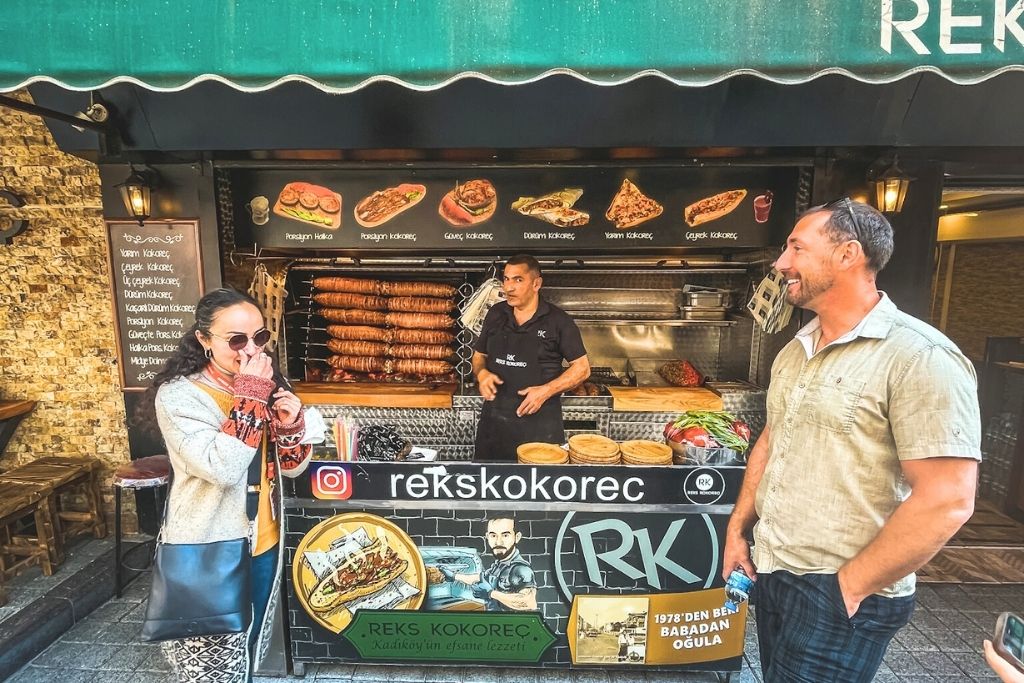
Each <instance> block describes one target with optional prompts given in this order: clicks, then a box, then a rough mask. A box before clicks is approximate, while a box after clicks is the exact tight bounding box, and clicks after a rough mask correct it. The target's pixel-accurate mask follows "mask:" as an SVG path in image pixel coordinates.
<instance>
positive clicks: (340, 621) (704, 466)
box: [220, 163, 807, 672]
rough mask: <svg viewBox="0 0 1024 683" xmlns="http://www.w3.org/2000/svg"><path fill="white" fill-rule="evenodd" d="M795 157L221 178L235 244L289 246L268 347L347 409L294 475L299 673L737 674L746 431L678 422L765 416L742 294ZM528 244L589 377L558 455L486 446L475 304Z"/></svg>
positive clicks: (572, 400)
mask: <svg viewBox="0 0 1024 683" xmlns="http://www.w3.org/2000/svg"><path fill="white" fill-rule="evenodd" d="M801 173H806V171H802V170H801V168H800V167H798V166H780V167H764V166H749V167H745V166H742V165H737V164H733V165H720V166H717V167H701V168H697V167H686V166H683V165H679V164H657V163H648V164H629V165H627V164H590V165H586V166H581V165H573V164H565V165H557V166H555V165H546V166H543V167H537V166H534V165H515V164H496V165H491V166H487V167H483V166H479V165H477V166H474V167H472V168H466V167H458V166H454V165H453V166H449V167H439V166H436V165H435V166H426V165H425V166H423V167H419V166H410V165H403V166H401V167H394V166H388V165H380V166H378V167H367V166H364V167H361V168H359V169H357V170H354V169H349V168H343V167H339V168H306V169H302V168H294V167H293V168H288V169H285V170H281V169H277V168H274V167H273V166H269V167H260V166H258V165H246V166H244V167H232V168H229V169H226V170H225V172H224V173H223V174H221V176H220V178H221V182H223V183H225V184H226V185H227V186H228V188H229V189H230V196H231V198H232V200H231V209H232V210H231V218H232V225H233V232H234V235H235V238H236V240H237V241H238V242H239V243H240V244H246V243H248V241H249V240H252V242H253V243H255V245H256V249H257V252H256V253H257V254H259V253H260V251H259V250H260V249H262V250H263V251H264V252H265V253H274V254H287V255H288V257H289V258H288V261H287V266H286V267H282V268H281V269H280V271H281V275H280V277H281V278H282V279H283V282H284V288H285V289H286V290H287V292H288V295H287V297H285V299H284V304H283V306H282V310H281V320H280V322H279V323H278V324H276V325H274V326H272V329H277V330H278V334H279V336H278V345H277V348H276V353H277V355H278V359H279V362H280V364H281V366H282V367H283V368H287V375H288V376H289V377H290V378H291V379H292V380H293V381H294V382H295V384H294V387H295V391H296V393H298V395H299V396H300V397H301V398H302V399H303V401H304V402H305V403H306V404H307V405H315V406H316V407H317V408H318V409H319V410H320V412H321V413H322V414H323V415H324V417H325V418H326V419H327V421H328V423H329V424H330V425H331V426H332V429H331V435H330V438H329V439H328V441H327V443H325V444H324V445H323V446H321V447H318V449H317V453H316V456H315V457H316V460H315V461H314V462H313V463H312V464H311V465H310V467H309V470H308V471H307V472H306V473H304V474H303V475H301V476H300V477H298V478H297V479H295V480H289V481H288V482H286V485H285V491H284V494H285V519H284V532H285V535H286V548H287V560H288V562H287V570H286V576H285V580H286V582H287V585H288V594H287V599H288V612H287V614H288V617H287V622H288V623H287V626H288V632H289V636H290V642H291V653H290V654H291V658H292V662H293V665H294V666H295V667H296V669H297V670H301V669H302V668H303V667H304V666H305V665H306V664H311V663H324V662H341V661H377V662H393V663H394V662H407V661H415V662H418V663H435V664H444V663H449V664H450V663H453V662H462V663H475V664H488V663H491V664H499V663H500V664H504V665H522V666H549V667H559V666H561V667H567V666H574V667H586V666H600V667H604V668H607V667H609V666H626V667H630V666H633V667H635V666H642V667H653V668H665V669H702V670H716V671H722V672H730V671H738V670H739V667H740V663H741V659H742V651H743V633H744V629H745V615H746V605H745V604H742V603H740V604H733V605H732V608H731V609H730V608H727V607H726V595H725V590H724V587H723V584H724V582H723V580H722V571H723V567H722V566H721V552H722V544H723V537H724V530H725V525H726V523H727V520H728V515H729V513H730V511H731V509H732V504H733V503H734V502H735V499H736V496H737V493H738V490H739V486H740V483H741V481H742V476H743V462H744V459H743V451H744V448H743V447H740V448H735V449H729V448H726V447H725V445H724V444H720V443H718V442H701V444H702V446H697V445H695V444H693V443H687V442H684V441H681V440H674V439H673V438H667V435H669V434H670V433H672V435H675V434H676V433H677V432H678V433H680V434H681V433H682V432H683V431H684V430H682V429H676V430H673V429H671V425H672V424H673V423H674V422H679V425H680V426H689V423H686V424H684V423H683V422H680V421H679V420H680V417H681V416H682V415H687V414H694V415H705V414H712V415H723V416H728V417H729V419H730V420H732V419H735V420H737V421H738V422H739V423H742V424H743V425H744V428H746V425H749V428H748V431H747V432H746V433H745V437H746V439H748V440H750V439H752V438H754V437H756V435H757V433H759V432H760V430H761V429H762V428H763V425H764V411H765V406H764V401H765V394H764V390H763V388H762V387H761V386H759V385H758V384H757V379H758V372H759V366H762V365H764V364H765V362H766V361H770V358H761V357H759V354H761V353H766V354H767V353H769V349H770V348H771V345H770V344H769V343H768V342H767V338H766V335H764V333H763V332H762V330H761V329H760V327H759V326H758V324H757V323H756V322H755V321H754V319H753V317H752V316H751V315H750V314H749V313H748V312H747V311H746V308H745V306H746V303H747V301H748V300H749V298H750V296H751V292H752V290H753V286H754V285H755V284H756V283H757V282H759V281H760V280H761V278H762V277H763V276H764V275H765V274H766V273H767V272H768V271H769V269H770V262H771V257H770V254H769V253H768V246H769V245H770V244H772V243H773V240H775V241H777V240H778V235H780V234H782V232H783V231H784V230H785V229H786V228H787V227H788V226H789V225H791V224H792V222H793V219H794V217H795V215H796V211H797V207H798V206H799V205H801V204H806V201H807V198H806V197H801V196H800V195H799V192H798V185H799V182H798V181H799V178H800V176H801ZM223 194H225V195H226V194H227V191H225V192H224V193H223ZM456 199H458V200H459V201H463V202H464V203H463V204H458V203H456ZM271 250H273V251H271ZM519 252H530V253H532V254H533V255H535V256H537V257H538V258H539V260H540V262H541V267H542V271H543V287H542V289H541V296H542V297H544V299H545V300H547V301H549V302H550V303H553V304H555V305H557V306H559V307H560V308H562V309H563V310H565V311H566V312H567V313H568V314H569V315H570V316H571V317H572V318H573V320H574V322H576V324H577V325H578V327H579V329H580V331H581V336H582V339H583V343H584V346H585V347H586V350H587V354H588V357H589V359H590V363H591V365H592V371H591V375H590V377H589V378H588V379H587V380H586V382H583V383H581V384H580V385H579V386H577V387H573V388H572V389H570V391H568V392H567V393H566V394H565V395H564V396H562V397H561V399H560V401H561V409H562V414H563V419H564V423H565V426H566V436H567V439H568V441H567V443H566V444H564V445H563V444H561V443H559V444H529V445H528V446H525V447H522V448H520V449H519V462H518V463H490V462H487V463H482V462H477V461H478V460H480V459H481V454H478V453H475V452H474V440H475V436H476V431H477V428H478V424H479V422H480V414H481V410H482V407H483V403H484V399H483V398H482V396H481V395H480V392H479V391H478V389H477V387H476V381H475V378H474V376H473V373H472V368H471V363H470V360H471V356H472V345H473V342H474V340H475V338H476V334H477V333H478V332H479V328H478V326H475V323H479V319H480V313H479V311H477V313H476V315H475V316H474V315H473V314H472V312H473V310H474V309H475V304H478V303H479V300H480V298H481V297H482V296H484V295H485V294H486V293H487V292H488V291H489V290H488V288H490V291H491V292H492V293H494V297H493V299H494V300H497V299H499V298H500V295H499V294H497V293H496V292H497V291H498V290H499V289H500V287H497V286H496V285H495V283H496V276H498V277H500V271H501V266H502V257H508V256H511V255H513V254H516V253H519ZM503 360H504V361H506V362H517V361H516V360H515V359H503ZM702 424H703V423H702ZM726 424H727V425H728V423H726ZM698 430H701V428H700V427H698ZM703 433H704V434H705V435H707V432H703ZM563 446H564V447H563ZM484 455H486V454H484Z"/></svg>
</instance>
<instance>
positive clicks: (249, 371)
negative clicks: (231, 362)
mask: <svg viewBox="0 0 1024 683" xmlns="http://www.w3.org/2000/svg"><path fill="white" fill-rule="evenodd" d="M238 357H239V358H240V360H239V361H238V374H239V375H252V376H254V377H262V378H263V379H273V377H274V368H273V366H271V364H270V356H268V355H267V354H265V353H263V352H262V351H260V352H259V353H257V354H256V355H254V356H251V357H250V356H248V355H246V353H245V351H239V352H238ZM296 400H297V399H296Z"/></svg>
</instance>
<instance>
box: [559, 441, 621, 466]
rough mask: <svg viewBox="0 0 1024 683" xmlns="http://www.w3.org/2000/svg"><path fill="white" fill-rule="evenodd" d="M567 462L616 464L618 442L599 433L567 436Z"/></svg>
mask: <svg viewBox="0 0 1024 683" xmlns="http://www.w3.org/2000/svg"><path fill="white" fill-rule="evenodd" d="M569 462H571V463H573V464H574V465H618V464H619V463H620V462H622V457H621V454H620V453H619V444H617V443H615V442H614V441H612V440H611V439H609V438H608V437H606V436H601V435H599V434H576V435H575V436H572V437H570V438H569Z"/></svg>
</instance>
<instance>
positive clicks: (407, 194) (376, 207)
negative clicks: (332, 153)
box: [353, 183, 427, 228]
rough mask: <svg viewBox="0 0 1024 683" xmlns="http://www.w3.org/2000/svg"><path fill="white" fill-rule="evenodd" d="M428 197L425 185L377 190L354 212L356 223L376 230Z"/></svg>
mask: <svg viewBox="0 0 1024 683" xmlns="http://www.w3.org/2000/svg"><path fill="white" fill-rule="evenodd" d="M426 195H427V188H426V186H425V185H413V184H412V183H402V184H401V185H398V186H396V187H389V188H386V189H384V190H377V191H376V192H374V193H373V194H371V195H369V196H368V197H363V199H361V200H360V201H359V203H358V204H356V207H355V209H354V211H353V213H354V214H355V217H356V223H358V224H359V225H361V226H363V227H364V228H376V227H377V226H378V225H382V224H384V223H387V222H388V221H389V220H391V219H392V218H394V217H395V216H397V215H398V214H400V213H402V212H403V211H408V210H409V209H411V208H412V207H414V206H416V205H417V204H419V203H420V201H422V200H423V198H424V197H425V196H426Z"/></svg>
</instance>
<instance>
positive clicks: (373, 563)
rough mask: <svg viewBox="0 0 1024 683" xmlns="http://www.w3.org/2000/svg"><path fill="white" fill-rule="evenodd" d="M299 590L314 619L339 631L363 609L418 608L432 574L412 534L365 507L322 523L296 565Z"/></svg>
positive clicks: (299, 553) (308, 536)
mask: <svg viewBox="0 0 1024 683" xmlns="http://www.w3.org/2000/svg"><path fill="white" fill-rule="evenodd" d="M292 573H293V580H294V584H295V591H296V595H297V597H298V599H299V602H300V604H302V606H303V608H304V609H305V610H306V613H307V614H309V616H310V617H312V618H313V619H314V620H315V621H317V622H318V623H319V624H321V625H322V626H324V627H325V628H328V629H330V630H331V631H333V632H335V633H340V632H341V631H342V630H343V629H344V628H345V627H346V626H348V624H349V622H350V621H351V620H352V616H353V614H355V612H357V611H358V610H361V609H419V607H420V605H421V604H422V603H423V600H424V597H425V593H426V588H427V574H426V568H425V566H424V564H423V560H422V559H421V557H420V554H419V551H418V550H417V548H416V546H415V544H413V542H412V540H411V539H410V538H409V536H408V535H407V534H406V533H405V532H404V531H402V530H401V529H400V528H398V527H397V526H395V525H394V524H393V523H391V522H389V521H388V520H386V519H383V518H380V517H377V516H375V515H369V514H365V513H361V512H357V513H346V514H342V515H336V516H334V517H331V518H329V519H326V520H324V521H323V522H321V523H320V524H317V525H316V526H315V527H313V529H311V530H310V531H309V533H307V534H306V535H305V536H304V537H303V539H302V541H300V543H299V545H298V548H297V549H296V553H295V561H294V564H293V565H292Z"/></svg>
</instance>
